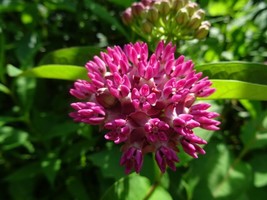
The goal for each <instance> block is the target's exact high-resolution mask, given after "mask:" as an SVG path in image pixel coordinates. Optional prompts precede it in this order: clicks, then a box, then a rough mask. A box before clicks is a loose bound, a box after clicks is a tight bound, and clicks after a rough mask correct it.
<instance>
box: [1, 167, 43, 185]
mask: <svg viewBox="0 0 267 200" xmlns="http://www.w3.org/2000/svg"><path fill="white" fill-rule="evenodd" d="M40 172H41V169H40V164H39V163H37V162H34V163H27V164H26V165H24V166H23V167H21V168H18V169H16V170H15V171H13V172H11V174H9V175H8V176H7V177H6V178H5V180H7V181H10V182H15V181H21V180H25V179H32V178H34V177H35V176H36V175H38V174H39V173H40Z"/></svg>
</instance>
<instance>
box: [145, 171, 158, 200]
mask: <svg viewBox="0 0 267 200" xmlns="http://www.w3.org/2000/svg"><path fill="white" fill-rule="evenodd" d="M162 176H163V173H160V175H159V176H158V178H157V179H156V180H155V182H154V183H153V185H151V187H150V189H149V191H148V192H147V194H146V196H145V197H144V199H143V200H149V198H150V197H151V196H152V194H153V193H154V191H155V190H156V188H157V187H158V186H159V185H160V181H161V178H162Z"/></svg>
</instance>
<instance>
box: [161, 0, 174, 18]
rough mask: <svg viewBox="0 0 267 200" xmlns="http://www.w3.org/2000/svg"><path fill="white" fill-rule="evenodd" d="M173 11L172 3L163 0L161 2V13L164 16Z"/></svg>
mask: <svg viewBox="0 0 267 200" xmlns="http://www.w3.org/2000/svg"><path fill="white" fill-rule="evenodd" d="M170 9H171V5H170V2H169V1H167V0H162V1H161V2H160V7H159V12H160V13H161V14H163V15H167V14H168V13H169V11H170Z"/></svg>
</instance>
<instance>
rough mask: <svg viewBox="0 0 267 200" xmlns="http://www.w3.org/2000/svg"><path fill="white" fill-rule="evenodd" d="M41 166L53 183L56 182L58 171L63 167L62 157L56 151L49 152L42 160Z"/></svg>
mask: <svg viewBox="0 0 267 200" xmlns="http://www.w3.org/2000/svg"><path fill="white" fill-rule="evenodd" d="M41 168H42V171H43V173H44V174H45V175H46V177H47V179H48V181H49V182H50V184H51V185H53V184H54V180H55V178H56V175H57V172H58V171H59V170H60V168H61V159H59V158H57V155H56V154H54V153H49V154H48V155H47V156H46V157H45V158H44V159H43V160H42V162H41Z"/></svg>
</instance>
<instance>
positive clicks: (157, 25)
mask: <svg viewBox="0 0 267 200" xmlns="http://www.w3.org/2000/svg"><path fill="white" fill-rule="evenodd" d="M204 18H205V12H204V10H202V9H200V8H199V6H198V4H196V3H194V2H190V1H189V0H141V1H140V2H135V3H133V4H132V5H131V7H129V8H127V9H126V10H125V11H124V12H123V14H122V20H123V22H124V23H125V24H126V25H129V26H131V27H132V29H133V30H134V31H135V32H136V33H137V34H139V35H141V36H142V37H144V38H145V39H147V40H148V41H155V42H156V41H159V40H165V41H167V42H168V41H179V40H190V39H194V38H196V39H204V38H205V37H206V36H207V34H208V32H209V29H210V23H209V22H208V21H204Z"/></svg>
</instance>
